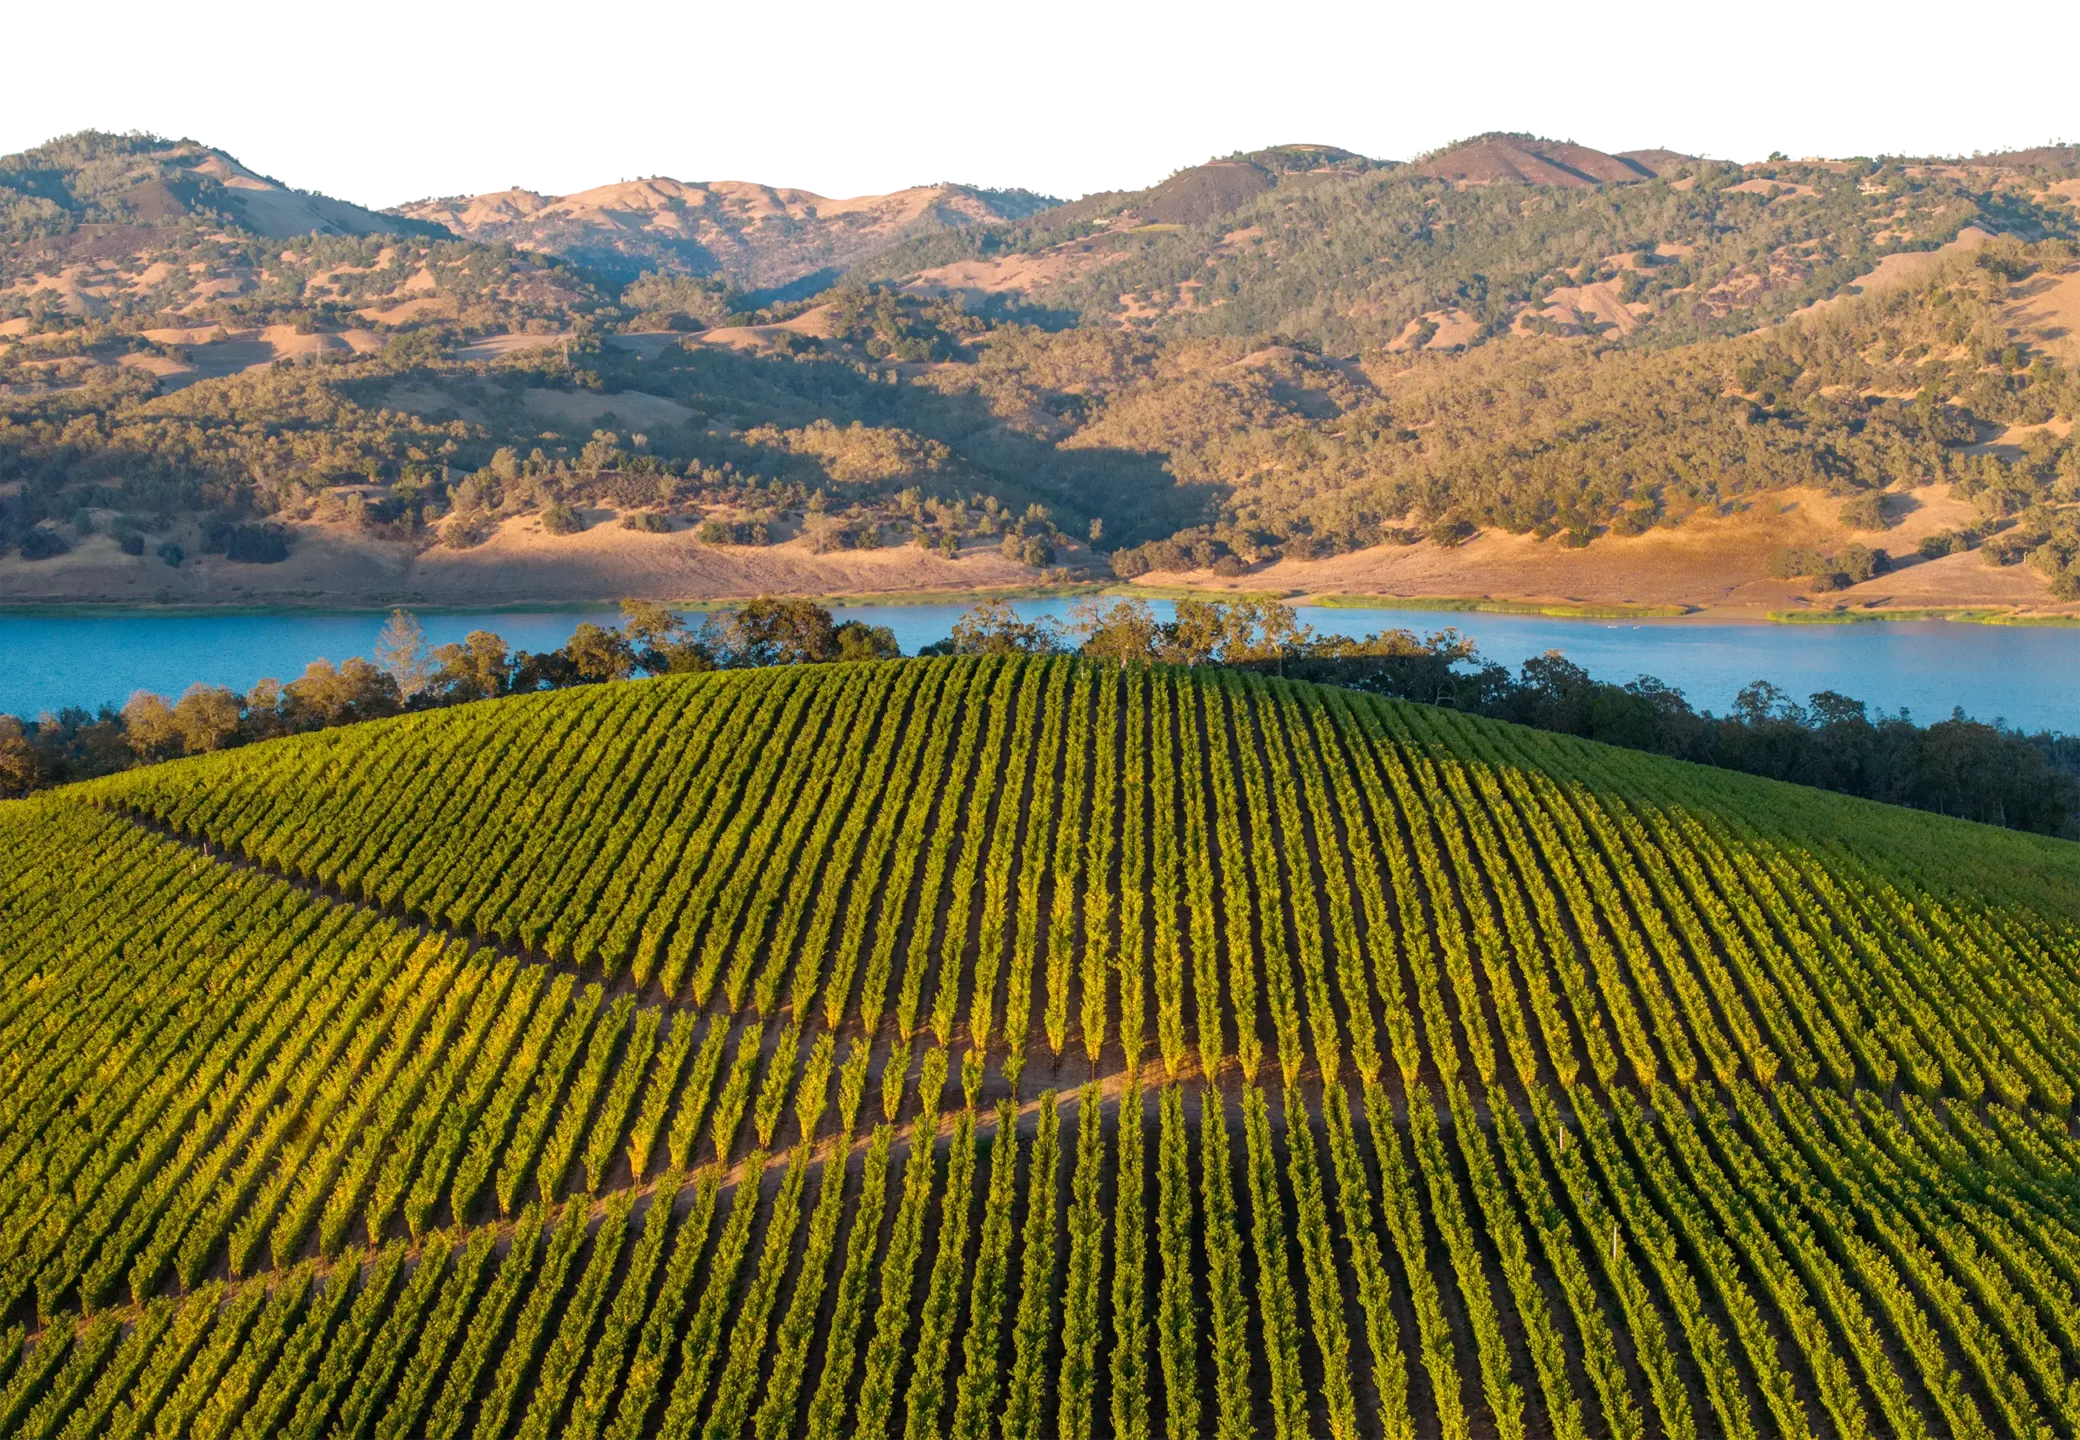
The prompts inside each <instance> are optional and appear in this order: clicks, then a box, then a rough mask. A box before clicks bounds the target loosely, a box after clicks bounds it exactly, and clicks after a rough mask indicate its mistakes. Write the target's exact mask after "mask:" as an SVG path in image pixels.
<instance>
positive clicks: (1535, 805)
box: [0, 656, 2080, 1440]
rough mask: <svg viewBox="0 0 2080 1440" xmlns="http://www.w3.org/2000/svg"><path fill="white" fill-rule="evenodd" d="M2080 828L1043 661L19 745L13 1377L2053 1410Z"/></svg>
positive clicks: (1664, 1417)
mask: <svg viewBox="0 0 2080 1440" xmlns="http://www.w3.org/2000/svg"><path fill="white" fill-rule="evenodd" d="M2076 856H2080V851H2075V850H2074V849H2073V847H2072V846H2071V845H2070V844H2066V843H2063V842H2056V841H2049V840H2044V839H2041V838H2038V837H2030V836H2021V835H2017V834H2014V833H2011V832H2004V831H1997V830H1993V829H1990V828H1987V827H1982V826H1975V825H1970V824H1967V823H1964V822H1961V821H1955V820H1946V819H1942V818H1940V817H1936V816H1931V815H1926V814H1920V813H1915V812H1909V811H1903V810H1895V809H1890V808H1888V807H1885V806H1880V805H1874V804H1870V803H1866V802H1856V801H1850V800H1846V799H1844V798H1842V797H1838V796H1831V795H1828V794H1824V793H1821V792H1817V791H1806V790H1801V789H1798V788H1796V787H1792V786H1786V785H1779V784H1775V783H1771V782H1765V781H1757V780H1751V779H1748V778H1746V777H1742V776H1735V775H1729V774H1726V773H1723V772H1716V771H1711V770H1706V769H1702V768H1699V767H1692V766H1686V765H1681V764H1676V763H1672V762H1668V761H1661V760H1655V759H1651V758H1647V757H1642V756H1640V755H1638V754H1635V753H1630V752H1624V751H1615V750H1610V749H1607V748H1605V747H1601V746H1597V745H1593V744H1589V743H1585V742H1580V741H1573V740H1567V739H1562V738H1558V737H1554V736H1551V735H1546V734H1542V733H1538V732H1533V731H1527V730H1522V729H1519V728H1517V727H1514V726H1509V725H1503V724H1498V723H1494V722H1488V721H1481V720H1476V719H1471V718H1469V717H1465V716H1461V715H1457V714H1455V713H1453V712H1450V711H1446V710H1440V709H1432V708H1429V707H1424V706H1418V705H1411V704H1406V703H1402V702H1394V701H1385V700H1380V699H1377V698H1374V697H1370V696H1365V695H1360V694H1357V693H1354V692H1351V691H1346V690H1334V689H1320V688H1316V687H1313V686H1308V685H1301V684H1297V683H1286V682H1283V681H1279V680H1275V679H1267V678H1263V677H1259V676H1255V675H1248V674H1242V673H1238V672H1234V671H1224V670H1221V669H1219V668H1217V667H1200V668H1196V669H1182V668H1170V667H1161V666H1157V667H1142V666H1133V667H1122V666H1118V665H1114V664H1109V663H1089V662H1079V661H1070V660H1052V661H1036V660H1032V659H1028V658H1024V657H1016V656H1012V657H997V658H987V659H963V660H939V661H892V662H879V663H872V662H870V663H855V664H844V665H813V666H800V667H792V668H779V669H769V670H754V671H737V672H727V673H721V674H712V675H707V676H689V677H667V678H662V679H657V680H652V681H645V682H634V683H621V684H601V685H593V686H586V687H581V688H579V689H576V690H572V691H566V692H563V693H559V694H553V695H537V696H533V697H516V698H511V699H505V700H495V701H488V702H482V703H477V704H471V705H464V706H460V707H457V708H453V709H447V710H442V711H436V712H430V713H423V714H418V715H410V716H405V717H401V718H398V719H394V720H388V721H377V722H372V723H367V724H358V725H349V726H344V727H341V728H337V729H333V730H328V731H323V732H319V733H314V734H309V735H304V736H299V737H296V738H293V739H287V740H280V741H271V742H265V743H261V744H257V745H253V746H249V747H246V748H242V749H237V750H232V751H228V752H225V753H221V754H217V755H210V756H202V757H197V758H195V759H191V760H188V761H184V762H178V763H174V764H168V765H161V766H157V767H153V768H149V769H144V770H139V771H135V772H132V773H130V774H128V775H125V776H121V777H116V778H114V779H111V780H107V781H102V782H95V783H94V784H92V785H89V786H84V787H74V788H71V789H68V790H64V791H59V792H56V793H54V794H52V795H49V796H46V797H42V798H39V799H35V800H30V801H22V802H9V803H7V804H4V805H0V891H4V893H5V894H6V895H7V897H8V903H7V904H6V905H5V906H4V907H0V980H4V982H5V983H4V986H0V993H4V994H5V996H6V997H7V998H6V1000H5V1002H4V1003H0V1065H4V1066H5V1068H6V1071H7V1073H8V1074H9V1075H10V1076H11V1080H10V1083H9V1085H8V1087H7V1090H6V1094H5V1096H4V1099H0V1105H4V1111H5V1115H6V1125H5V1126H4V1129H0V1147H4V1155H5V1159H6V1162H7V1163H6V1165H5V1166H4V1167H0V1216H4V1217H5V1223H4V1226H0V1240H4V1241H5V1244H6V1246H7V1249H6V1255H5V1260H4V1263H0V1424H4V1426H5V1428H6V1429H7V1430H8V1433H10V1434H25V1435H37V1436H46V1435H54V1434H59V1433H86V1434H98V1433H107V1432H109V1431H110V1430H111V1429H113V1428H115V1426H116V1424H117V1422H118V1421H119V1420H120V1422H121V1423H122V1425H124V1426H126V1427H128V1428H132V1429H138V1430H142V1429H143V1428H145V1427H147V1426H149V1427H151V1428H152V1429H154V1430H155V1431H162V1432H164V1431H173V1430H184V1431H186V1432H188V1433H193V1434H198V1435H207V1436H212V1437H218V1436H229V1435H233V1434H253V1435H256V1436H258V1435H265V1434H274V1433H281V1432H283V1431H284V1430H293V1431H294V1432H295V1433H301V1434H327V1433H366V1434H373V1435H382V1436H402V1435H418V1434H429V1435H439V1436H456V1435H464V1434H468V1435H473V1436H482V1437H487V1440H503V1437H507V1436H513V1435H552V1434H553V1435H572V1436H599V1435H605V1434H611V1435H616V1436H625V1437H630V1440H634V1437H642V1436H649V1435H685V1434H707V1435H714V1436H740V1435H743V1434H746V1433H755V1434H758V1435H761V1436H766V1437H771V1440H779V1437H785V1436H794V1435H809V1436H817V1437H824V1436H831V1435H840V1434H844V1435H853V1434H857V1435H868V1436H872V1435H879V1436H893V1435H897V1434H909V1435H923V1434H934V1433H948V1434H954V1435H959V1436H963V1437H973V1440H985V1437H989V1436H994V1435H999V1434H1001V1435H1004V1436H1007V1437H1010V1440H1037V1437H1038V1436H1040V1435H1042V1434H1056V1433H1068V1434H1095V1433H1101V1432H1102V1433H1108V1434H1112V1435H1117V1436H1132V1435H1142V1436H1146V1435H1152V1434H1157V1433H1168V1432H1169V1431H1170V1430H1172V1429H1175V1430H1176V1431H1177V1432H1178V1433H1181V1434H1185V1435H1202V1434H1208V1433H1219V1434H1225V1435H1242V1434H1257V1433H1268V1434H1280V1435H1285V1436H1291V1437H1298V1436H1302V1435H1310V1434H1329V1435H1374V1434H1379V1435H1385V1436H1394V1437H1407V1436H1415V1435H1427V1434H1440V1435H1446V1436H1468V1435H1475V1434H1490V1433H1492V1434H1498V1435H1505V1436H1508V1435H1529V1434H1549V1433H1550V1434H1557V1435H1589V1434H1614V1435H1643V1434H1650V1433H1651V1434H1665V1435H1697V1434H1712V1435H1729V1436H1754V1435H1762V1434H1769V1435H1785V1436H1808V1437H1819V1436H1824V1435H1835V1436H1856V1435H1863V1434H1926V1433H1938V1432H1940V1433H1970V1434H2017V1435H2028V1434H2043V1433H2057V1430H2058V1429H2059V1428H2062V1427H2063V1426H2064V1425H2065V1424H2066V1423H2067V1422H2068V1421H2069V1420H2070V1419H2071V1418H2072V1417H2071V1408H2072V1389H2071V1383H2070V1382H2071V1379H2072V1377H2073V1376H2074V1374H2075V1372H2076V1367H2080V1354H2076V1353H2075V1350H2076V1347H2075V1345H2074V1343H2073V1340H2072V1337H2071V1335H2070V1334H2069V1333H2068V1332H2069V1331H2070V1329H2071V1317H2072V1315H2073V1313H2074V1310H2073V1304H2072V1300H2071V1289H2072V1282H2071V1280H2070V1278H2069V1276H2068V1269H2069V1265H2068V1260H2069V1256H2070V1252H2071V1249H2072V1242H2073V1231H2074V1226H2075V1224H2076V1217H2075V1215H2074V1213H2073V1207H2072V1203H2071V1196H2072V1194H2073V1193H2074V1192H2075V1189H2076V1186H2080V1140H2076V1138H2075V1136H2074V1132H2073V1127H2072V1121H2071V1106H2072V1099H2073V1093H2074V1086H2075V1085H2076V1083H2080V1065H2076V1063H2075V1060H2074V1058H2073V1057H2074V1055H2075V1045H2074V1041H2075V1039H2076V1038H2080V1000H2076V995H2075V990H2074V981H2073V977H2074V974H2075V971H2076V967H2080V942H2076V939H2075V935H2074V931H2073V926H2072V919H2071V917H2072V915H2073V912H2074V907H2075V904H2076V903H2080V865H2076ZM53 935H59V936H64V937H67V939H66V943H65V944H64V945H63V946H59V947H54V946H53V945H52V944H51V943H50V937H51V936H53ZM292 1422H293V1423H292Z"/></svg>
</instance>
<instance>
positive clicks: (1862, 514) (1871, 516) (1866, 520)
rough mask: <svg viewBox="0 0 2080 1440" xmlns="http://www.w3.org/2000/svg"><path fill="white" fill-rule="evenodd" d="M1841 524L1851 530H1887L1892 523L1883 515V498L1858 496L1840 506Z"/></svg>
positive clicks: (1878, 496)
mask: <svg viewBox="0 0 2080 1440" xmlns="http://www.w3.org/2000/svg"><path fill="white" fill-rule="evenodd" d="M1841 519H1842V524H1843V525H1845V526H1846V527H1848V528H1849V529H1851V530H1889V529H1891V528H1892V525H1893V523H1894V522H1893V521H1892V519H1891V518H1890V517H1889V516H1887V515H1886V513H1885V497H1884V496H1883V495H1879V494H1875V493H1873V494H1869V495H1859V496H1857V497H1856V498H1855V499H1854V500H1851V501H1850V502H1849V503H1848V504H1846V505H1844V506H1842V516H1841Z"/></svg>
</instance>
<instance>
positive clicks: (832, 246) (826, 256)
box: [390, 176, 1060, 291]
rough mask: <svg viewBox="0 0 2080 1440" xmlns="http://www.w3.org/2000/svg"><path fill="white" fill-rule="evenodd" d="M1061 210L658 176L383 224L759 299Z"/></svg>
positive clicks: (423, 211) (477, 202)
mask: <svg viewBox="0 0 2080 1440" xmlns="http://www.w3.org/2000/svg"><path fill="white" fill-rule="evenodd" d="M1059 203H1060V202H1059V201H1058V200H1056V199H1054V198H1053V197H1052V196H1046V195H1037V194H1034V193H1032V192H1031V191H1026V190H986V189H982V188H979V187H976V186H971V185H957V184H939V185H918V186H912V187H910V188H908V189H905V190H898V191H895V192H894V193H892V194H888V195H861V196H853V197H848V198H840V199H832V198H829V197H826V196H822V195H818V194H815V193H814V192H812V191H808V190H798V189H792V188H787V187H782V186H773V185H762V184H755V183H747V182H743V181H734V180H717V181H701V182H693V181H683V180H674V179H671V178H669V177H666V176H654V177H650V178H646V179H640V180H627V181H622V182H620V183H618V184H614V185H601V186H597V187H595V188H593V189H590V190H582V191H579V192H577V193H575V194H570V195H547V194H542V193H540V192H538V191H533V190H523V189H518V188H515V189H512V190H502V191H496V192H493V193H491V194H486V195H460V196H449V197H445V198H440V199H428V200H419V201H414V202H412V203H410V204H406V205H400V206H397V207H396V208H395V209H393V210H392V211H391V212H390V213H391V214H393V215H397V216H400V217H404V218H407V219H412V220H418V221H423V222H428V223H433V224H439V225H441V226H444V227H445V228H447V229H448V230H451V231H453V232H454V233H455V234H457V235H460V236H463V237H465V238H467V239H471V240H478V241H484V242H488V243H497V242H504V243H508V244H511V245H514V246H517V247H519V248H522V249H528V250H538V251H543V252H546V253H549V254H555V255H561V256H564V257H565V258H567V259H571V260H575V261H577V262H579V263H581V264H585V265H590V266H592V267H594V268H595V269H600V270H604V271H608V272H615V273H626V274H628V275H631V276H632V275H635V274H639V273H641V272H644V271H651V270H655V271H662V272H664V273H666V274H681V275H692V276H700V277H709V276H713V277H717V278H720V279H723V280H726V281H728V282H729V283H730V284H732V285H734V286H735V287H737V288H739V289H742V290H752V291H759V290H773V289H777V288H780V287H785V286H790V285H795V284H798V283H799V282H802V281H804V280H810V279H813V278H814V277H817V276H825V277H827V278H835V276H836V275H837V274H838V273H840V272H842V271H843V270H845V269H847V268H849V267H850V266H852V265H853V264H855V263H857V262H858V261H859V260H861V259H863V258H864V257H865V256H867V255H868V254H871V253H872V252H874V251H876V250H879V249H883V248H885V247H887V246H888V245H890V244H893V243H894V242H896V241H898V240H901V239H905V238H907V237H909V236H912V235H915V234H919V233H924V232H929V231H932V230H936V229H942V228H949V227H959V226H966V225H983V224H1003V223H1007V222H1013V221H1019V220H1024V219H1027V218H1029V217H1031V216H1032V215H1035V214H1037V213H1039V212H1040V211H1042V210H1045V209H1048V208H1050V207H1052V206H1055V205H1057V204H1059Z"/></svg>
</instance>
